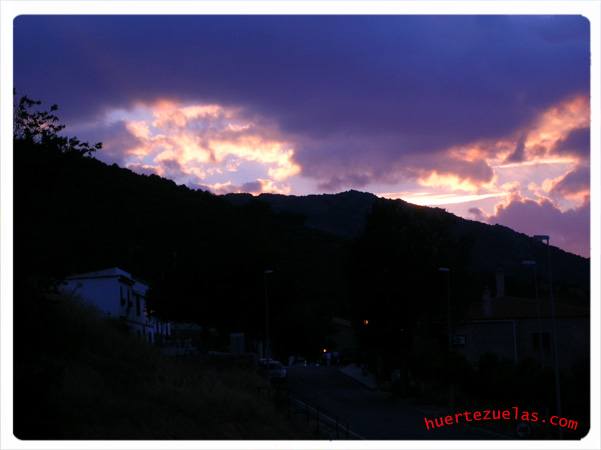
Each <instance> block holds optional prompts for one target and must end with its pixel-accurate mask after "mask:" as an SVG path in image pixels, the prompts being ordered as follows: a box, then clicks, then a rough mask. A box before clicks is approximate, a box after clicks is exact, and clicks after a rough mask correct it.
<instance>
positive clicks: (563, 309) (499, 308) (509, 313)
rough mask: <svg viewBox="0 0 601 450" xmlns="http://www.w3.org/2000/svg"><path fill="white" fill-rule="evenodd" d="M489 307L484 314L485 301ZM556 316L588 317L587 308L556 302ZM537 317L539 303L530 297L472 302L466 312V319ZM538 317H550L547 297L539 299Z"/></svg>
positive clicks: (506, 297)
mask: <svg viewBox="0 0 601 450" xmlns="http://www.w3.org/2000/svg"><path fill="white" fill-rule="evenodd" d="M486 301H488V302H490V303H489V307H488V312H489V314H486V312H485V310H486V309H487V308H486V307H485V302H486ZM555 312H556V317H558V318H568V317H589V316H590V311H589V309H588V308H586V307H583V306H578V305H570V304H566V303H559V302H556V305H555ZM538 317H539V303H538V301H537V300H535V299H531V298H519V297H509V296H505V297H500V298H491V299H489V300H482V301H479V302H475V303H472V304H471V306H470V308H469V309H468V311H467V314H466V317H465V318H466V320H467V321H471V320H500V319H536V318H538ZM540 317H541V318H550V317H551V303H550V302H549V300H548V299H541V300H540Z"/></svg>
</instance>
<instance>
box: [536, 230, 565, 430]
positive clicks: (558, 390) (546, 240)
mask: <svg viewBox="0 0 601 450" xmlns="http://www.w3.org/2000/svg"><path fill="white" fill-rule="evenodd" d="M532 238H533V239H536V240H537V241H540V242H543V243H545V244H546V245H547V267H548V276H549V301H550V303H551V324H552V327H553V361H554V364H553V365H554V372H555V402H556V408H557V415H558V416H561V387H560V383H559V355H558V351H557V317H556V313H555V298H554V296H553V273H552V271H551V244H550V241H551V238H550V236H549V235H546V234H537V235H534V236H532ZM560 433H561V429H560ZM561 435H562V433H561V434H560V437H561Z"/></svg>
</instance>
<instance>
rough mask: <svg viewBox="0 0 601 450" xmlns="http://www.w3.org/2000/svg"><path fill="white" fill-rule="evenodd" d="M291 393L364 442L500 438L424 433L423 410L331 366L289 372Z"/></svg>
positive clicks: (457, 429) (468, 431) (458, 429)
mask: <svg viewBox="0 0 601 450" xmlns="http://www.w3.org/2000/svg"><path fill="white" fill-rule="evenodd" d="M288 385H289V390H290V394H291V395H292V396H294V397H296V398H298V399H299V400H303V401H305V402H307V403H309V404H311V405H313V406H315V407H317V408H319V410H320V411H322V412H323V413H325V414H327V415H329V416H330V417H332V418H338V419H339V420H340V421H342V422H346V423H348V426H349V427H350V429H351V430H352V431H354V432H355V433H357V434H359V435H361V436H363V437H364V438H365V439H370V440H380V439H495V438H496V439H498V438H499V437H500V436H495V435H494V434H492V433H490V432H487V430H482V429H478V428H468V427H466V426H464V425H452V426H449V427H445V428H441V429H435V430H432V431H427V430H426V429H425V426H424V416H426V415H427V416H428V417H429V418H433V417H440V416H441V415H444V414H447V413H444V412H443V413H440V412H438V413H436V412H432V413H431V414H427V411H425V410H424V409H423V408H418V407H416V406H414V405H411V404H410V403H409V402H407V401H404V400H401V399H395V398H392V397H391V395H390V394H389V393H385V392H380V391H372V390H370V389H367V388H366V387H364V386H363V385H362V384H360V383H358V382H357V381H355V380H353V379H352V378H350V377H348V376H347V375H344V374H343V373H341V372H339V371H338V369H336V368H331V367H294V368H291V369H289V372H288Z"/></svg>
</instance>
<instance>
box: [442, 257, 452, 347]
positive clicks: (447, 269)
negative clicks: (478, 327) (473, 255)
mask: <svg viewBox="0 0 601 450" xmlns="http://www.w3.org/2000/svg"><path fill="white" fill-rule="evenodd" d="M438 271H439V272H441V273H446V279H447V333H448V335H449V352H450V351H451V349H452V345H453V338H452V335H451V269H449V268H448V267H439V268H438Z"/></svg>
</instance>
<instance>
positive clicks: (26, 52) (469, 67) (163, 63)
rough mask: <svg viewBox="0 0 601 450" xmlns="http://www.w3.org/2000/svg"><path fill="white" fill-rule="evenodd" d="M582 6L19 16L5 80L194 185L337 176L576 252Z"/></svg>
mask: <svg viewBox="0 0 601 450" xmlns="http://www.w3.org/2000/svg"><path fill="white" fill-rule="evenodd" d="M588 40H589V24H588V21H587V20H586V19H585V18H583V17H580V16H20V17H18V18H17V19H16V20H15V46H14V50H15V53H14V75H15V81H14V84H15V88H16V89H17V92H18V93H22V94H27V95H28V96H30V97H32V98H35V99H40V100H42V101H44V103H45V104H47V105H49V104H52V103H58V104H59V106H60V111H59V112H60V116H61V118H62V119H63V121H64V122H65V123H66V124H67V125H68V128H67V130H66V131H67V133H69V134H72V135H77V136H79V137H80V138H83V139H86V140H90V141H94V142H96V141H102V142H103V143H104V148H103V149H102V150H101V151H100V152H98V154H97V157H98V158H99V159H101V160H103V161H106V162H109V163H113V162H115V163H117V164H119V165H120V166H123V167H129V168H130V169H132V170H134V171H136V172H138V173H146V174H149V173H156V174H158V175H161V176H164V177H167V178H170V179H173V180H174V181H176V182H177V183H181V184H186V185H188V186H190V187H194V188H202V189H208V190H211V191H212V192H214V193H217V194H221V193H227V192H250V193H253V194H258V193H261V192H275V193H283V194H294V195H304V194H310V193H334V192H340V191H345V190H349V189H356V190H361V191H368V192H373V193H375V194H377V195H379V196H383V197H388V198H402V199H405V200H407V201H409V202H413V203H418V204H422V205H433V206H440V207H442V208H445V209H447V210H448V211H450V212H453V213H455V214H457V215H460V216H463V217H466V218H469V219H475V220H480V221H483V222H487V223H499V224H503V225H507V226H509V227H511V228H513V229H515V230H517V231H521V232H524V233H527V234H535V233H536V234H549V235H551V243H552V244H554V245H557V246H559V247H561V248H564V249H566V250H568V251H571V252H574V253H578V254H581V255H584V256H588V255H589V236H588V234H589V211H590V209H589V153H590V143H589V81H590V80H589V44H588Z"/></svg>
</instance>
